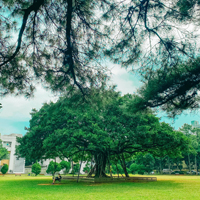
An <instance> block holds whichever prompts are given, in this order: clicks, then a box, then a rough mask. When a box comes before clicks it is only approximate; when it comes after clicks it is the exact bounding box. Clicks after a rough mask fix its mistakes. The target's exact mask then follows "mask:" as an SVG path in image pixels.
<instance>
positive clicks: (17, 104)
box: [0, 86, 57, 121]
mask: <svg viewBox="0 0 200 200" xmlns="http://www.w3.org/2000/svg"><path fill="white" fill-rule="evenodd" d="M56 98H57V97H55V96H53V95H52V94H51V93H50V92H49V91H46V90H45V89H44V88H42V87H41V86H38V87H37V90H36V92H35V95H34V97H33V98H30V99H26V98H24V97H23V96H17V97H15V96H11V95H10V96H7V97H4V98H1V99H0V102H1V103H2V105H3V108H2V109H1V110H0V119H10V120H18V121H25V120H29V119H30V114H29V113H30V112H31V110H32V109H33V108H36V109H40V108H41V106H42V104H43V103H45V102H49V101H55V99H56Z"/></svg>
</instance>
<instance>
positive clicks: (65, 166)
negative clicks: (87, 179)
mask: <svg viewBox="0 0 200 200" xmlns="http://www.w3.org/2000/svg"><path fill="white" fill-rule="evenodd" d="M60 166H61V169H65V173H69V170H70V168H71V164H70V162H67V161H64V160H63V161H61V162H60Z"/></svg>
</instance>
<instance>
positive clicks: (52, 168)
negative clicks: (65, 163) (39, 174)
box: [46, 161, 62, 176]
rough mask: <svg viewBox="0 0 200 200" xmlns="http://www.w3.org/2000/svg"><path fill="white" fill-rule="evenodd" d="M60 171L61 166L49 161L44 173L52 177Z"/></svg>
mask: <svg viewBox="0 0 200 200" xmlns="http://www.w3.org/2000/svg"><path fill="white" fill-rule="evenodd" d="M61 169H62V168H61V165H60V164H59V163H56V162H53V161H51V162H50V163H49V166H48V168H47V170H46V172H47V174H52V175H53V176H54V174H55V173H56V172H59V171H60V170H61Z"/></svg>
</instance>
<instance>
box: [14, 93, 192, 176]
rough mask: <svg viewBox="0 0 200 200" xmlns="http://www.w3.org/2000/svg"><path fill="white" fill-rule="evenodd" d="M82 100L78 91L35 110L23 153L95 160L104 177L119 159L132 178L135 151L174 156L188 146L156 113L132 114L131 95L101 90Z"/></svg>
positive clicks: (20, 148)
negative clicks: (131, 161) (129, 167)
mask: <svg viewBox="0 0 200 200" xmlns="http://www.w3.org/2000/svg"><path fill="white" fill-rule="evenodd" d="M79 96H80V92H77V95H73V96H71V97H69V96H67V97H63V98H60V99H59V101H57V102H56V103H50V104H44V106H43V107H42V108H41V109H40V110H39V111H36V110H33V112H32V113H31V115H32V119H31V120H30V128H29V129H28V132H27V134H26V135H25V136H24V137H22V138H18V142H19V143H20V145H19V146H18V147H17V148H18V153H19V155H21V156H22V157H28V158H30V157H31V158H34V159H37V160H40V159H45V158H55V157H60V158H72V156H73V155H77V156H78V157H79V160H80V159H85V156H91V157H93V158H94V160H95V164H96V172H95V175H96V176H97V177H99V176H105V167H106V165H107V164H108V163H110V162H111V160H112V159H116V160H118V161H120V162H121V164H122V167H123V169H124V170H125V174H126V175H128V173H127V172H126V167H125V159H126V158H128V157H131V156H132V155H134V154H135V153H137V152H150V153H156V152H157V151H163V152H165V153H168V154H169V155H170V154H174V153H175V152H179V150H180V149H182V148H185V145H187V143H188V141H187V138H186V137H184V135H183V133H181V132H177V131H174V130H173V128H171V127H170V126H169V125H168V124H166V123H159V119H158V118H157V117H155V116H154V115H153V114H152V113H151V112H148V113H139V114H132V113H130V112H129V111H128V109H127V104H128V102H129V100H130V99H131V98H132V96H131V95H125V96H120V95H119V94H118V93H116V92H113V91H108V90H106V91H104V93H99V91H96V93H94V96H93V101H91V102H90V104H89V103H88V102H87V103H85V102H80V98H79ZM100 96H104V98H103V101H99V98H100ZM91 99H92V97H91ZM27 148H28V149H29V151H27Z"/></svg>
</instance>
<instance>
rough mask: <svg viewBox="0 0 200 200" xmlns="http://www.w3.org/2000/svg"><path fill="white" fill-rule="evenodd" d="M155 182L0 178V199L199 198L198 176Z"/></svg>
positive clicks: (11, 176)
mask: <svg viewBox="0 0 200 200" xmlns="http://www.w3.org/2000/svg"><path fill="white" fill-rule="evenodd" d="M157 178H158V181H157V182H143V183H138V182H137V183H134V182H132V183H100V184H94V183H83V182H79V183H76V182H69V181H67V180H62V182H61V184H56V185H51V183H52V178H51V177H45V176H39V177H29V176H26V175H23V176H21V177H20V176H16V177H15V176H14V175H6V176H4V177H3V176H0V199H1V200H5V199H6V200H7V199H13V200H18V199H26V200H28V199H34V200H35V199H38V200H42V199H47V200H48V199H57V200H63V199H81V200H82V199H87V200H88V199H92V200H94V199H98V200H99V199H109V200H110V199H120V200H121V199H134V200H135V199H145V200H148V199H151V200H152V199H153V200H156V199H162V200H165V199H166V200H171V199H174V200H180V199H181V200H182V199H191V200H195V199H197V200H199V199H200V176H172V175H171V176H157Z"/></svg>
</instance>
